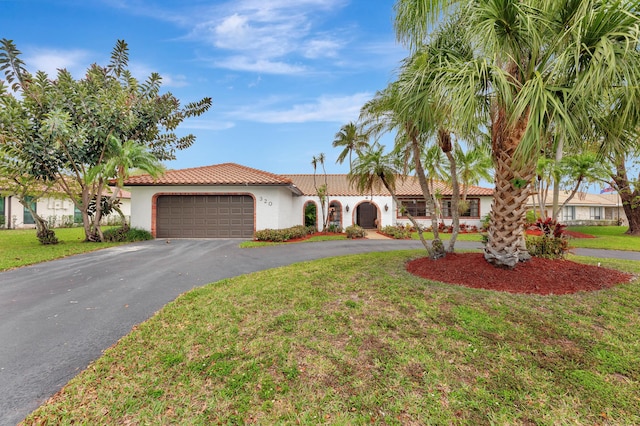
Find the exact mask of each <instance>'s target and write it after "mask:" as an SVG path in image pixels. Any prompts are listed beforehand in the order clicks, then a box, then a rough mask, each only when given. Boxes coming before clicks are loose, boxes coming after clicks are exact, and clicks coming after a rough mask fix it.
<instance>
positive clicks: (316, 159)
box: [311, 152, 329, 232]
mask: <svg viewBox="0 0 640 426" xmlns="http://www.w3.org/2000/svg"><path fill="white" fill-rule="evenodd" d="M325 158H326V157H325V155H324V152H321V153H320V154H318V155H314V156H313V158H312V159H311V165H312V166H313V186H314V188H315V190H316V194H317V195H318V198H319V199H320V210H321V211H322V232H325V231H326V230H327V225H328V224H329V218H328V217H327V214H326V210H327V208H328V206H327V204H328V202H329V200H328V198H329V192H328V191H329V189H328V183H327V172H326V170H325V168H324V160H325ZM318 166H321V167H322V172H323V176H324V183H323V184H321V185H320V186H318V183H317V181H316V172H317V169H318Z"/></svg>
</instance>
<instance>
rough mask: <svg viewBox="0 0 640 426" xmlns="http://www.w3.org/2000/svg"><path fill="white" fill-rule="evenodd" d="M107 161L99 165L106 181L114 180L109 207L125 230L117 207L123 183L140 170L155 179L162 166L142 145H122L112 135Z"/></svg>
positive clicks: (128, 141) (125, 225)
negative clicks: (118, 217)
mask: <svg viewBox="0 0 640 426" xmlns="http://www.w3.org/2000/svg"><path fill="white" fill-rule="evenodd" d="M106 155H107V157H108V160H107V161H106V162H105V163H104V164H103V165H101V171H102V174H103V176H104V177H105V178H106V179H109V178H114V179H115V188H114V189H113V191H112V193H111V197H110V198H109V202H108V204H109V206H111V207H112V208H113V209H114V210H116V212H118V214H119V215H120V218H121V220H122V227H123V228H127V227H128V224H127V221H126V218H125V216H124V213H122V210H120V208H119V207H118V205H117V202H116V201H117V199H118V198H119V196H120V191H121V190H122V187H123V185H124V181H125V180H126V179H127V178H128V177H129V176H130V175H131V171H133V170H140V171H143V172H145V173H147V174H149V175H150V176H151V177H153V178H156V177H158V176H160V175H161V174H162V173H163V172H164V166H163V165H162V163H161V162H160V161H158V159H157V158H156V157H155V156H154V155H153V154H151V152H149V150H147V149H146V148H145V147H144V145H142V144H140V143H137V142H136V141H133V140H127V141H125V142H124V143H122V141H120V139H118V138H116V137H115V136H113V135H110V136H109V140H108V148H107V153H106Z"/></svg>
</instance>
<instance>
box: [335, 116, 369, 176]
mask: <svg viewBox="0 0 640 426" xmlns="http://www.w3.org/2000/svg"><path fill="white" fill-rule="evenodd" d="M340 146H341V147H344V149H343V150H342V151H341V152H340V155H338V159H337V160H336V163H340V164H342V163H344V160H345V159H346V158H347V155H349V170H351V167H353V161H352V154H353V153H354V152H355V153H356V154H358V153H359V152H361V151H362V150H363V149H364V148H366V147H367V146H369V140H368V138H367V136H366V135H364V134H362V133H360V130H359V129H358V126H357V125H356V124H355V123H353V122H350V123H347V124H345V125H344V126H342V127H341V128H340V131H339V132H338V133H336V136H335V138H334V140H333V147H334V148H337V147H340Z"/></svg>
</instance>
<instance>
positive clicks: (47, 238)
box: [36, 229, 59, 245]
mask: <svg viewBox="0 0 640 426" xmlns="http://www.w3.org/2000/svg"><path fill="white" fill-rule="evenodd" d="M36 236H37V237H38V240H39V241H40V244H43V245H49V244H58V243H59V241H58V237H56V233H55V232H53V231H52V230H51V229H47V230H45V231H42V232H37V233H36Z"/></svg>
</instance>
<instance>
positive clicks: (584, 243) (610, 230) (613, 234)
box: [567, 226, 640, 251]
mask: <svg viewBox="0 0 640 426" xmlns="http://www.w3.org/2000/svg"><path fill="white" fill-rule="evenodd" d="M567 229H568V230H570V231H575V232H581V233H583V234H588V235H593V236H595V237H596V238H571V243H570V245H571V246H572V247H580V248H594V249H606V250H627V251H640V237H636V236H631V235H625V232H626V231H627V229H628V227H626V226H571V227H568V228H567Z"/></svg>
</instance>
